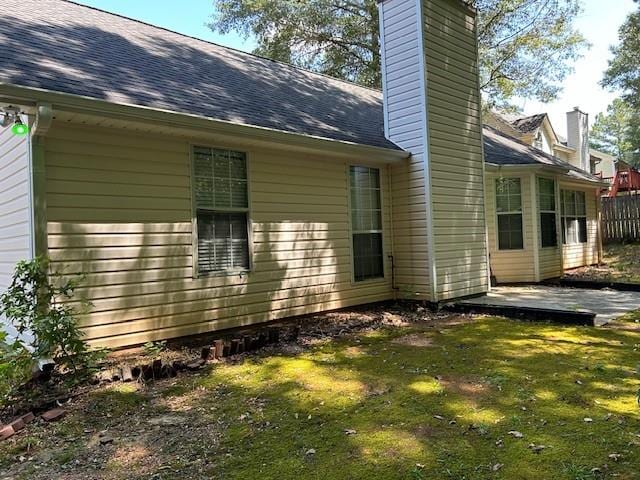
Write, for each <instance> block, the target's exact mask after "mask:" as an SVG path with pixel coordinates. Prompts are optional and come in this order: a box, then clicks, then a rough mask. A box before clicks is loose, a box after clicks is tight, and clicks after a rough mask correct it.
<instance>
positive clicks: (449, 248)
mask: <svg viewBox="0 0 640 480" xmlns="http://www.w3.org/2000/svg"><path fill="white" fill-rule="evenodd" d="M378 8H379V14H380V44H381V52H382V84H383V88H382V90H383V96H384V124H385V135H386V136H387V138H388V139H389V140H391V141H392V142H394V143H395V144H396V145H398V146H399V147H401V148H403V149H404V150H406V151H408V152H410V153H411V158H410V159H409V160H407V161H406V163H405V164H400V165H393V166H391V169H390V174H391V203H392V205H393V221H394V229H393V230H394V244H395V245H396V246H397V248H396V250H395V251H394V259H395V264H396V270H395V271H396V279H397V282H396V284H397V286H398V291H399V292H401V293H400V295H402V296H404V297H406V298H413V299H416V298H418V299H422V300H428V301H432V302H438V301H441V300H447V299H451V298H456V297H461V296H466V295H474V294H479V293H484V292H486V291H487V290H488V288H489V285H488V284H489V282H488V279H489V275H488V267H487V266H488V261H487V259H486V256H487V240H486V235H484V232H485V228H486V225H485V212H484V201H483V198H484V193H483V192H484V179H483V168H484V158H483V153H482V152H483V143H482V121H481V118H480V112H481V100H480V89H479V78H478V51H477V40H476V12H475V10H474V9H473V8H471V7H470V6H469V4H468V2H467V1H465V0H378ZM470 232H473V234H472V235H470ZM482 258H485V260H484V261H483V260H481V259H482ZM407 292H408V293H407Z"/></svg>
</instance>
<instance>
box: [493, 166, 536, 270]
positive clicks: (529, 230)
mask: <svg viewBox="0 0 640 480" xmlns="http://www.w3.org/2000/svg"><path fill="white" fill-rule="evenodd" d="M504 177H505V178H506V177H508V178H519V179H520V185H521V197H522V229H523V246H524V249H523V250H499V249H498V232H497V216H496V179H497V178H499V177H498V176H496V175H489V174H487V180H486V182H487V184H486V189H485V191H486V196H485V198H486V200H485V201H486V207H487V212H488V215H487V231H488V238H489V255H490V259H491V271H492V274H493V275H495V277H496V279H497V281H498V283H518V282H533V281H535V268H534V253H533V250H534V248H537V241H536V240H534V239H535V238H536V236H535V235H534V232H533V222H532V216H531V213H532V211H533V208H532V207H533V206H532V205H531V187H532V185H531V175H529V174H523V175H517V174H513V175H511V174H504Z"/></svg>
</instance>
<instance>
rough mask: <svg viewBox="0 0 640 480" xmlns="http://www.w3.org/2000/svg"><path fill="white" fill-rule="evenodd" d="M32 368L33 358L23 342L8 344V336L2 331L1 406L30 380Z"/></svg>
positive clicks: (0, 359)
mask: <svg viewBox="0 0 640 480" xmlns="http://www.w3.org/2000/svg"><path fill="white" fill-rule="evenodd" d="M32 367H33V358H32V357H31V353H30V352H29V350H27V349H26V347H25V346H24V345H23V344H22V342H20V341H18V340H16V341H14V342H8V341H7V334H6V333H5V332H3V331H0V406H3V405H5V403H6V402H7V400H8V399H9V398H10V397H11V395H12V394H13V393H14V392H15V391H16V389H18V388H19V387H20V386H21V385H23V384H24V383H25V382H27V381H28V380H29V377H30V376H31V372H32Z"/></svg>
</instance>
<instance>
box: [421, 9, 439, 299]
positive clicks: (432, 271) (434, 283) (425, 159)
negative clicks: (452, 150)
mask: <svg viewBox="0 0 640 480" xmlns="http://www.w3.org/2000/svg"><path fill="white" fill-rule="evenodd" d="M416 13H417V15H416V22H417V32H418V51H419V52H420V82H421V83H422V86H423V89H422V92H421V96H422V101H421V102H420V103H421V109H422V112H421V113H422V118H423V122H422V139H423V145H424V149H423V152H422V164H423V165H424V178H425V182H424V194H425V200H426V212H425V214H426V220H427V255H428V257H429V258H428V259H427V261H428V264H429V288H430V289H431V301H432V302H437V301H438V269H437V267H436V248H435V235H434V228H433V207H432V198H431V163H430V161H429V153H430V151H429V147H430V142H429V107H428V105H427V66H426V62H425V58H424V54H425V47H424V21H423V19H424V12H423V4H422V0H416Z"/></svg>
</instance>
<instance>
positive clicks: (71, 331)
mask: <svg viewBox="0 0 640 480" xmlns="http://www.w3.org/2000/svg"><path fill="white" fill-rule="evenodd" d="M78 283H79V279H72V280H65V281H63V282H62V283H61V284H59V285H56V284H54V283H53V282H52V277H50V276H49V260H48V259H47V258H45V257H37V258H35V259H33V260H28V261H26V260H25V261H21V262H19V263H18V264H17V265H16V268H15V272H14V275H13V280H12V281H11V285H10V286H9V288H8V290H7V291H6V292H5V293H4V294H2V296H0V313H2V314H4V315H5V316H6V318H7V320H8V321H9V322H10V323H11V324H12V325H13V326H14V327H15V329H16V330H17V331H18V333H20V334H21V335H22V334H26V335H31V336H32V337H33V340H32V341H31V343H30V344H29V346H30V347H31V348H30V349H29V350H31V357H32V359H33V360H36V361H37V360H41V359H52V360H54V361H55V363H56V364H58V365H61V366H66V367H68V368H71V369H73V370H76V369H77V368H78V367H79V366H83V365H84V364H85V363H86V361H87V359H88V358H89V357H90V355H89V352H88V350H87V346H86V344H85V343H84V342H83V341H82V335H83V333H82V331H81V330H80V329H79V328H78V324H77V321H76V318H75V314H76V312H75V311H74V309H73V307H72V306H70V305H69V304H68V303H67V302H68V301H69V300H70V299H71V298H72V297H73V294H74V291H75V289H76V287H77V285H78Z"/></svg>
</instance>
